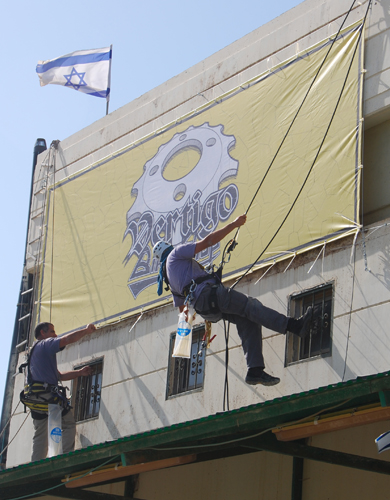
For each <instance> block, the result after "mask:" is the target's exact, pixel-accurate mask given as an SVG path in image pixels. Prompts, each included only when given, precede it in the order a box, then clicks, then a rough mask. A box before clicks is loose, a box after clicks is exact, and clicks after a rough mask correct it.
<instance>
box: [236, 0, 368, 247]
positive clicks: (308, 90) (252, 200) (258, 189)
mask: <svg viewBox="0 0 390 500" xmlns="http://www.w3.org/2000/svg"><path fill="white" fill-rule="evenodd" d="M371 1H372V0H369V6H370V4H371ZM355 2H356V0H353V2H352V5H351V7H350V8H349V10H348V12H347V14H346V15H345V17H344V20H343V22H342V23H341V25H340V27H339V29H338V31H337V33H336V35H335V37H334V38H333V40H332V42H331V44H330V47H329V49H328V51H327V53H326V54H325V57H324V59H323V60H322V62H321V64H320V66H319V68H318V70H317V72H316V74H315V75H314V78H313V80H312V82H311V84H310V85H309V88H308V89H307V91H306V94H305V96H304V98H303V100H302V102H301V104H300V105H299V107H298V109H297V112H296V113H295V115H294V118H293V119H292V121H291V123H290V125H289V127H288V129H287V131H286V133H285V134H284V137H283V139H282V141H281V143H280V145H279V147H278V148H277V150H276V153H275V154H274V156H273V158H272V160H271V162H270V164H269V166H268V168H267V170H266V172H265V174H264V176H263V178H262V180H261V181H260V184H259V186H258V187H257V189H256V192H255V194H254V195H253V197H252V199H251V201H250V203H249V205H248V208H247V209H246V211H245V214H248V212H249V210H250V208H251V207H252V204H253V202H254V201H255V198H256V196H257V195H258V193H259V191H260V189H261V187H262V185H263V183H264V181H265V179H266V177H267V175H268V173H269V171H270V170H271V167H272V165H273V164H274V162H275V160H276V157H277V156H278V154H279V152H280V150H281V149H282V146H283V144H284V142H285V141H286V139H287V136H288V134H289V133H290V131H291V129H292V127H293V125H294V123H295V120H296V119H297V117H298V115H299V113H300V111H301V109H302V107H303V105H304V103H305V101H306V99H307V97H308V95H309V93H310V91H311V89H312V88H313V85H314V83H315V82H316V80H317V78H318V75H319V74H320V71H321V70H322V68H323V66H324V64H325V61H326V59H327V58H328V55H329V53H330V51H331V50H332V48H333V45H334V44H335V42H336V41H337V39H338V37H339V35H340V32H341V30H342V29H343V27H344V24H345V23H346V20H347V18H348V16H349V14H350V13H351V11H352V9H353V7H354V5H355ZM367 12H368V9H367ZM366 17H367V13H366V16H365V18H364V21H365V19H366ZM363 25H364V22H363ZM239 232H240V228H238V229H237V231H236V234H235V235H234V238H233V241H235V240H236V238H237V236H238V233H239Z"/></svg>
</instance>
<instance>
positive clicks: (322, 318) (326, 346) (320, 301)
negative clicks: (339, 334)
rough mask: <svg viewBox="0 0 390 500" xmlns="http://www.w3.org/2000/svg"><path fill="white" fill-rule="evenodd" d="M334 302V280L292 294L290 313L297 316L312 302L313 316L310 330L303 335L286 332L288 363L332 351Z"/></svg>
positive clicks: (327, 354) (327, 353)
mask: <svg viewBox="0 0 390 500" xmlns="http://www.w3.org/2000/svg"><path fill="white" fill-rule="evenodd" d="M332 302H333V284H332V283H330V284H325V285H321V286H319V287H316V288H313V289H311V290H308V291H305V292H303V293H300V294H297V295H293V296H291V297H290V316H293V317H295V318H298V317H299V316H302V314H304V313H305V311H306V310H307V308H308V307H309V306H312V307H313V320H312V323H311V329H310V333H309V335H307V337H305V338H304V339H301V338H300V337H298V336H297V335H293V334H291V333H288V334H287V340H286V365H288V364H290V363H294V362H296V361H300V360H303V359H308V358H312V357H315V356H330V355H331V347H332V345H331V344H332V339H331V325H332Z"/></svg>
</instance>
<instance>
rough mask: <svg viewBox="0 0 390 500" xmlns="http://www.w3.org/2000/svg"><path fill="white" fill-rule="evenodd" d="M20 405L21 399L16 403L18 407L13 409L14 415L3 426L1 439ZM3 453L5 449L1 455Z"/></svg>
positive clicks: (0, 434)
mask: <svg viewBox="0 0 390 500" xmlns="http://www.w3.org/2000/svg"><path fill="white" fill-rule="evenodd" d="M19 405H20V400H19V401H18V404H17V405H16V408H15V410H14V411H13V413H12V415H11V416H10V417H9V419H8V421H7V423H6V424H5V426H4V427H3V430H2V431H1V433H0V439H1V438H2V436H3V434H4V432H5V430H6V428H7V427H8V426H9V423H10V422H11V419H12V417H13V416H14V415H15V413H16V410H17V409H18V406H19ZM3 453H4V450H3V451H2V452H1V453H0V457H1V455H2V454H3Z"/></svg>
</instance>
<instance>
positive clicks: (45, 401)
mask: <svg viewBox="0 0 390 500" xmlns="http://www.w3.org/2000/svg"><path fill="white" fill-rule="evenodd" d="M39 342H40V341H39V340H38V342H36V343H35V344H34V345H33V347H32V348H31V350H30V352H29V353H28V354H27V360H26V362H25V363H23V364H21V365H20V366H19V373H23V372H24V374H25V385H24V389H23V391H21V393H20V395H19V398H20V401H21V402H22V403H23V404H24V411H25V412H26V411H27V408H29V409H30V410H31V416H32V417H33V418H34V419H37V420H43V419H45V418H47V415H48V409H49V407H48V405H49V404H55V405H59V406H61V408H63V412H62V414H63V415H65V414H66V413H68V411H69V410H70V408H71V406H70V401H69V399H68V398H67V397H66V389H67V387H61V386H58V385H51V384H48V383H46V382H39V381H36V380H33V378H32V375H31V370H30V362H31V356H32V353H33V352H34V348H35V346H36V345H38V343H39Z"/></svg>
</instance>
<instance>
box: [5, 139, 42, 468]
mask: <svg viewBox="0 0 390 500" xmlns="http://www.w3.org/2000/svg"><path fill="white" fill-rule="evenodd" d="M46 149H47V148H46V141H45V139H37V140H36V142H35V146H34V153H33V165H32V175H31V187H30V205H29V211H28V219H27V231H26V245H25V257H24V264H23V275H22V281H21V284H20V292H19V298H18V303H17V307H16V315H15V325H14V331H13V336H12V341H11V351H10V356H9V362H8V371H7V379H6V383H5V389H4V398H3V408H2V413H1V421H0V435H1V439H0V453H1V455H0V469H1V470H2V469H5V464H6V458H7V450H5V448H6V447H7V445H8V439H9V425H8V423H9V422H8V421H9V419H10V418H11V414H12V399H13V394H14V388H15V373H16V367H17V363H18V358H19V351H20V350H21V348H23V347H24V346H25V345H26V344H28V332H29V326H30V320H31V312H32V306H33V304H32V299H31V298H32V285H33V275H31V274H28V273H27V271H26V251H27V243H28V228H29V224H30V214H31V202H32V196H33V186H34V173H35V167H36V164H37V158H38V155H39V154H40V153H42V152H43V151H45V150H46ZM3 450H4V452H3Z"/></svg>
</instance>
